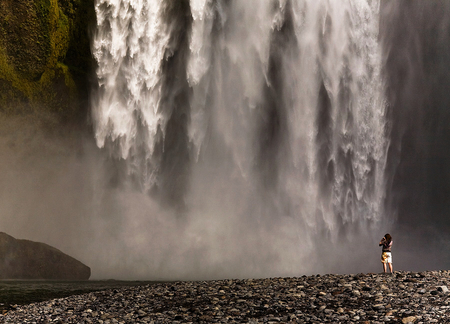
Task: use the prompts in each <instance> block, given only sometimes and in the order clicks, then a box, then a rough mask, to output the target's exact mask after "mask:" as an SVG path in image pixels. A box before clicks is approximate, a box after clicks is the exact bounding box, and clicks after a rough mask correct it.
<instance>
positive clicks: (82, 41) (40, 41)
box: [0, 0, 95, 116]
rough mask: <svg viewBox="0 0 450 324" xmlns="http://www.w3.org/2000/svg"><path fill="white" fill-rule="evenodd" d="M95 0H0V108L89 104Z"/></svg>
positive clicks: (71, 110) (68, 110) (74, 108)
mask: <svg viewBox="0 0 450 324" xmlns="http://www.w3.org/2000/svg"><path fill="white" fill-rule="evenodd" d="M93 23H95V12H94V0H2V1H0V111H3V112H6V113H17V112H23V111H34V110H36V109H45V110H50V111H54V112H59V113H61V114H62V115H65V116H73V115H74V114H76V113H78V112H80V110H83V109H85V107H86V106H87V94H88V89H89V76H90V73H91V71H92V64H93V63H92V62H93V60H92V56H91V52H90V43H89V26H91V25H92V24H93Z"/></svg>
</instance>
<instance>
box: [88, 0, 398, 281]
mask: <svg viewBox="0 0 450 324" xmlns="http://www.w3.org/2000/svg"><path fill="white" fill-rule="evenodd" d="M379 6H380V3H379V0H346V1H339V2H337V1H327V0H298V1H289V0H264V1H261V0H245V1H225V0H190V1H187V0H180V1H169V0H167V1H161V0H97V1H96V5H95V9H96V14H97V23H98V26H97V30H96V33H95V36H94V39H93V43H92V49H93V53H94V56H95V59H96V61H97V63H98V68H97V78H98V91H97V94H96V96H95V100H93V102H92V113H93V122H94V129H95V138H96V141H97V145H98V146H99V147H100V148H105V149H106V150H108V152H110V154H111V155H112V156H113V157H114V158H115V159H116V160H117V161H119V162H120V163H121V168H123V170H124V172H125V173H126V174H127V177H126V178H125V180H124V182H125V183H128V184H129V188H132V189H129V190H138V191H139V192H142V193H144V195H143V197H144V198H142V199H151V200H154V201H157V202H158V203H159V204H161V206H164V207H162V208H164V209H170V208H174V210H175V211H174V213H175V214H177V215H179V217H178V218H176V219H179V218H180V217H181V218H184V222H185V223H184V225H183V226H184V230H183V234H182V238H179V239H180V241H182V242H186V241H188V242H189V244H188V245H189V248H187V247H184V246H183V243H172V244H175V246H176V247H177V248H179V249H180V250H181V251H183V252H178V253H179V254H177V255H181V253H184V252H187V250H188V249H190V250H193V249H194V250H195V251H196V252H195V253H194V252H192V253H194V254H195V255H196V256H198V255H200V254H201V253H203V254H202V256H201V257H200V258H201V260H202V262H203V263H204V264H207V265H208V266H210V267H212V268H215V269H222V270H221V271H222V272H220V271H219V272H217V271H216V272H214V274H215V275H217V273H219V275H223V276H226V275H229V274H230V273H232V274H237V275H240V276H248V275H251V276H257V275H271V274H276V275H278V274H298V273H299V272H300V273H301V272H302V271H303V272H308V271H327V270H329V269H331V268H333V267H332V265H333V263H335V262H336V261H337V260H348V258H349V257H345V256H343V254H345V253H346V251H345V250H346V248H348V247H349V246H353V249H355V248H354V246H355V242H358V240H362V239H363V238H365V237H366V236H367V235H368V234H369V237H372V235H375V236H378V235H379V234H380V233H379V232H377V231H374V230H380V229H381V231H384V228H383V227H382V226H384V225H385V224H386V223H388V222H389V220H388V219H386V217H385V211H384V199H385V190H386V188H385V185H386V184H385V175H384V170H385V165H386V156H387V148H388V145H389V141H388V138H389V125H388V123H387V117H386V103H385V96H384V85H383V80H382V75H381V49H380V45H379V42H378V32H379V11H380V9H379ZM124 190H125V189H124ZM145 197H146V198H145ZM148 217H150V218H151V217H152V215H149V216H148ZM174 222H176V221H175V220H174ZM382 234H384V233H382ZM143 236H145V233H144V234H143ZM174 239H176V238H174ZM337 242H339V246H336V247H332V246H333V245H335V244H336V243H337ZM357 244H359V243H357ZM370 244H373V242H370V243H363V242H361V246H366V245H370ZM330 246H331V247H330ZM355 250H356V249H355ZM171 251H172V250H171ZM339 251H340V252H339ZM360 253H361V254H362V253H364V252H363V251H362V250H360ZM191 255H192V254H191ZM324 255H326V256H327V260H325V258H324V257H323V256H324ZM331 255H333V257H331ZM244 260H245V262H244ZM274 260H275V261H274ZM243 263H245V264H246V265H245V266H243V265H242V264H243ZM274 263H276V265H275V264H274ZM269 264H270V266H268V265H269ZM224 268H227V269H228V270H229V269H234V270H235V269H236V268H244V270H243V271H241V272H233V271H232V270H230V271H228V272H227V270H226V269H225V270H223V269H224ZM263 268H266V269H270V270H264V269H263ZM333 269H345V268H339V267H338V268H336V267H335V268H333ZM192 271H200V270H199V269H198V268H195V267H194V266H193V270H192ZM208 274H209V275H211V274H210V273H208ZM211 276H214V275H211Z"/></svg>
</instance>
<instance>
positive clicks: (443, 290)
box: [437, 286, 448, 294]
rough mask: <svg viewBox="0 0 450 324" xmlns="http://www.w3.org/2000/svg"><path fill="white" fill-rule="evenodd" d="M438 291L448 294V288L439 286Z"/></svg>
mask: <svg viewBox="0 0 450 324" xmlns="http://www.w3.org/2000/svg"><path fill="white" fill-rule="evenodd" d="M437 291H440V292H442V293H444V294H446V293H448V288H447V286H439V287H437Z"/></svg>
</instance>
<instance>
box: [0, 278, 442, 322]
mask: <svg viewBox="0 0 450 324" xmlns="http://www.w3.org/2000/svg"><path fill="white" fill-rule="evenodd" d="M449 283H450V271H428V272H420V273H414V272H407V271H398V272H395V274H394V275H391V274H373V273H368V274H357V275H333V274H328V275H320V276H318V275H316V276H302V277H298V278H267V279H252V280H213V281H195V282H188V281H179V282H170V283H158V284H153V285H146V286H137V287H123V288H121V289H111V290H104V291H96V292H91V293H88V294H83V295H74V296H70V297H66V298H60V299H53V300H50V301H45V302H40V303H33V304H29V305H22V306H17V305H15V306H14V307H12V309H11V310H9V311H7V312H6V313H4V314H2V315H0V323H37V324H38V323H104V324H106V323H109V324H113V323H119V324H122V323H152V324H158V323H194V322H195V323H384V322H387V323H416V324H417V323H442V322H445V321H447V320H448V319H449V318H450V294H449V290H448V288H447V287H448V285H449Z"/></svg>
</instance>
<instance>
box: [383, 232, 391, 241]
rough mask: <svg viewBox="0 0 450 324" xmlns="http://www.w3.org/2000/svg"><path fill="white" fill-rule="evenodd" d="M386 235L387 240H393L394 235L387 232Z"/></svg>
mask: <svg viewBox="0 0 450 324" xmlns="http://www.w3.org/2000/svg"><path fill="white" fill-rule="evenodd" d="M384 237H385V238H386V241H387V242H388V243H391V241H392V236H391V234H389V233H387V234H386V235H385V236H384Z"/></svg>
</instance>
